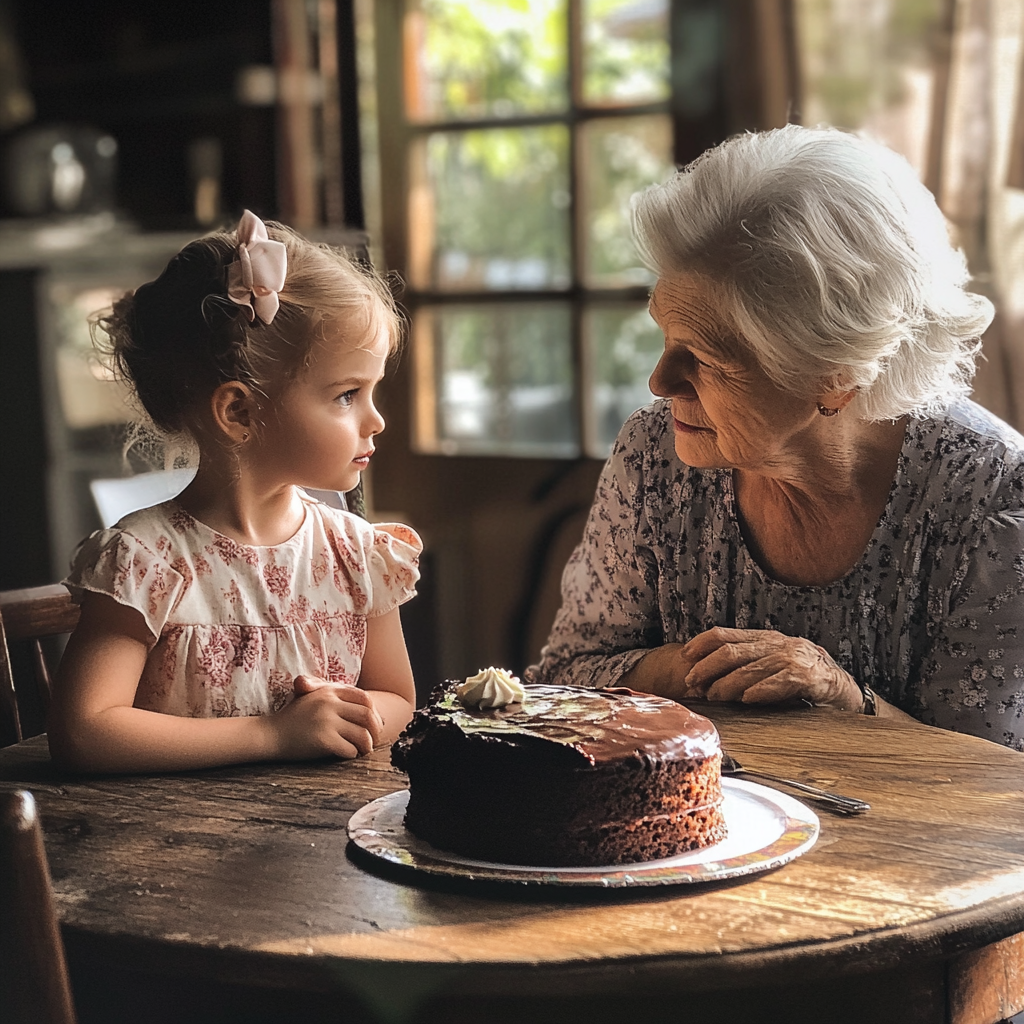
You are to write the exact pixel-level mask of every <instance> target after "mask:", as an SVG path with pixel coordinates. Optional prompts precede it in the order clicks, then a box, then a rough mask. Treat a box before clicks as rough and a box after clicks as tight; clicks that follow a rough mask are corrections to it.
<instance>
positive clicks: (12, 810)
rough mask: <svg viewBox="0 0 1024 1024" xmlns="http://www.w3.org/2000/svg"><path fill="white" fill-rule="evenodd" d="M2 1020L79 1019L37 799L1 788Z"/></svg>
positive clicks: (37, 1023)
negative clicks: (55, 905)
mask: <svg viewBox="0 0 1024 1024" xmlns="http://www.w3.org/2000/svg"><path fill="white" fill-rule="evenodd" d="M0 1020H3V1021H4V1022H5V1024H75V1021H76V1016H75V1008H74V1004H73V1003H72V1000H71V986H70V984H69V982H68V970H67V962H66V960H65V956H64V943H63V942H62V940H61V935H60V926H59V924H58V922H57V913H56V909H55V907H54V902H53V886H52V884H51V882H50V871H49V868H48V866H47V863H46V851H45V850H44V848H43V833H42V829H41V828H40V827H39V819H38V817H37V815H36V805H35V800H33V799H32V794H31V793H28V792H26V791H25V790H17V791H15V792H13V793H0Z"/></svg>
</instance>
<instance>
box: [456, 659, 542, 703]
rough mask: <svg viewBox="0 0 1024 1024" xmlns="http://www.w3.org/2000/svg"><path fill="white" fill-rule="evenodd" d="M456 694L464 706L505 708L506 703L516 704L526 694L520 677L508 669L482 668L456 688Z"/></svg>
mask: <svg viewBox="0 0 1024 1024" xmlns="http://www.w3.org/2000/svg"><path fill="white" fill-rule="evenodd" d="M455 695H456V696H457V697H458V698H459V702H460V703H461V704H462V705H463V707H467V708H480V709H481V710H482V711H486V710H487V709H488V708H503V707H505V705H506V704H514V703H516V702H518V701H521V700H522V699H523V698H524V697H525V696H526V690H525V689H524V688H523V684H522V683H521V682H519V677H518V676H514V675H512V673H511V672H509V671H508V669H504V668H494V666H493V665H492V666H491V667H490V668H485V669H481V670H480V671H479V672H477V674H476V675H475V676H470V677H469V678H468V679H467V680H466V681H465V682H464V683H462V684H460V685H459V686H457V687H456V688H455Z"/></svg>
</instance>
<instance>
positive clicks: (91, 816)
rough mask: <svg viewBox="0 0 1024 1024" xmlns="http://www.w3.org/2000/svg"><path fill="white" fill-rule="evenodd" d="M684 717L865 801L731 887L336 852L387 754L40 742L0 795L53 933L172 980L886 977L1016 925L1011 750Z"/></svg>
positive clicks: (853, 728) (14, 764) (1016, 757)
mask: <svg viewBox="0 0 1024 1024" xmlns="http://www.w3.org/2000/svg"><path fill="white" fill-rule="evenodd" d="M698 710H701V711H703V712H705V713H707V714H708V715H709V716H710V717H711V718H712V719H713V720H714V721H715V722H716V724H717V725H718V727H719V730H720V732H721V734H722V738H723V743H724V746H725V747H726V749H727V750H729V751H730V752H731V753H733V754H734V755H735V756H736V757H737V758H738V759H739V760H740V761H741V762H743V763H744V764H746V765H747V766H748V767H760V768H763V769H765V770H767V771H772V772H775V773H777V774H780V775H785V776H788V777H791V778H798V779H802V780H804V781H806V782H811V783H815V784H818V785H821V786H824V787H825V788H828V789H832V790H835V791H838V792H841V793H846V794H848V795H851V796H858V797H862V798H864V799H866V800H868V801H869V802H870V804H871V810H870V812H869V813H867V814H865V815H861V816H858V817H842V816H838V815H834V814H831V813H829V812H828V811H827V810H826V809H825V808H824V807H822V806H820V805H814V804H813V802H811V801H809V805H810V806H812V807H814V808H815V810H816V811H817V813H818V814H819V817H820V819H821V834H820V837H819V840H818V842H817V844H816V845H815V846H814V847H813V848H812V849H811V850H810V851H809V852H808V853H806V854H805V855H804V856H802V857H800V858H799V859H797V860H795V861H793V862H792V863H790V864H787V865H785V866H784V867H782V868H780V869H778V870H775V871H773V872H769V873H766V874H762V875H755V876H752V877H748V878H746V879H740V880H737V881H733V882H728V883H718V884H713V885H706V886H693V885H679V886H671V887H666V888H657V889H635V890H631V889H626V890H614V891H604V890H596V891H595V890H588V891H583V892H581V891H579V890H574V891H571V892H569V891H556V890H549V889H545V888H543V887H540V888H536V889H532V890H529V891H526V890H523V889H522V887H519V888H516V887H513V886H497V887H495V886H486V887H485V886H476V885H474V884H473V883H471V882H470V883H465V882H464V883H462V884H458V885H456V884H452V883H444V884H442V883H438V882H432V881H431V880H430V879H428V878H425V877H417V876H415V875H411V874H408V873H406V874H397V873H394V872H392V873H383V874H382V873H380V872H377V871H371V870H368V869H367V868H366V867H365V866H364V864H363V863H362V862H360V863H356V862H355V861H354V860H353V859H350V857H349V855H348V853H347V850H346V847H347V845H348V840H347V837H346V832H345V825H346V822H347V821H348V818H349V815H350V814H351V813H352V812H353V811H354V810H356V809H357V808H359V807H360V806H362V805H363V804H365V803H366V802H367V801H369V800H371V799H374V798H376V797H378V796H381V795H383V794H386V793H389V792H392V791H394V790H396V789H400V788H402V787H404V785H405V778H404V776H402V775H401V774H399V773H397V772H396V771H395V770H394V769H393V768H392V767H391V766H390V763H389V756H388V752H387V751H386V750H382V751H376V752H375V753H374V754H372V755H371V756H370V757H368V758H362V759H357V760H354V761H349V762H317V763H311V764H283V765H282V764H277V765H246V766H241V767H234V768H223V769H217V770H209V771H198V772H188V773H181V774H167V775H138V776H124V777H112V776H111V777H95V778H84V777H74V776H71V775H67V774H61V773H60V772H58V771H57V769H56V768H55V767H54V766H53V765H52V764H51V762H50V760H49V756H48V752H47V747H46V741H45V738H44V737H37V738H35V739H32V740H28V741H26V742H24V743H21V744H19V745H17V746H15V747H9V748H6V749H4V750H2V751H0V786H2V787H3V788H5V789H10V788H15V787H20V786H23V787H25V788H28V789H29V790H31V791H32V793H33V794H34V795H35V797H36V800H37V802H38V805H39V807H40V810H41V817H42V821H43V826H44V831H45V839H46V847H47V852H48V856H49V860H50V865H51V873H52V875H53V882H54V888H55V893H56V899H57V902H58V908H59V913H60V917H61V920H62V924H63V926H64V930H65V935H66V936H67V937H68V939H69V940H70V941H72V942H73V940H74V938H75V936H76V935H77V936H79V937H80V938H81V939H82V940H83V941H84V940H86V939H87V940H88V942H89V944H90V948H91V949H93V950H97V949H104V948H109V950H110V951H112V952H111V955H114V954H116V955H117V956H119V957H124V958H126V959H127V960H130V961H131V962H132V963H134V964H137V965H140V966H143V967H144V966H145V965H146V964H157V963H159V964H160V966H161V968H162V969H164V970H167V969H171V968H173V967H174V965H175V964H179V965H181V968H182V970H187V969H188V965H189V964H191V963H195V962H197V958H198V957H201V958H202V959H203V963H204V964H205V965H206V966H205V967H204V969H205V970H213V969H216V970H218V971H220V972H221V973H222V974H223V976H225V977H230V976H234V977H241V976H252V974H253V972H258V973H259V975H260V977H261V978H264V979H276V981H277V982H280V983H282V984H285V983H287V984H297V985H306V984H308V985H310V986H313V987H316V986H321V987H322V986H323V985H324V984H325V982H324V978H325V977H327V975H331V976H332V977H337V976H338V972H339V971H340V972H342V973H344V972H345V971H351V970H354V969H356V968H357V967H359V966H360V965H361V967H362V968H364V969H366V970H372V971H376V972H378V975H379V972H380V971H383V970H385V969H387V968H388V966H389V965H392V966H393V967H394V968H395V969H396V970H397V969H398V968H399V967H404V968H405V969H407V970H413V969H415V968H416V967H417V966H418V967H425V966H430V967H431V970H433V971H436V970H441V969H443V968H444V967H445V966H447V967H449V968H452V969H457V970H458V971H459V972H461V976H463V977H466V976H467V974H468V975H472V974H473V972H474V971H475V972H477V973H478V974H480V975H481V977H484V976H486V977H487V978H490V979H491V982H492V983H493V979H494V978H495V977H498V976H499V975H503V976H506V977H507V975H508V972H510V971H511V972H513V973H516V972H518V974H519V975H523V978H524V981H523V983H524V984H526V985H529V984H531V983H532V982H531V981H530V980H529V979H530V977H534V978H536V976H537V972H536V970H535V969H536V968H538V967H540V968H548V969H551V970H557V971H559V972H562V973H561V976H562V977H563V980H564V979H569V980H565V981H564V983H565V984H572V983H577V982H578V983H580V984H583V983H584V981H580V979H585V978H586V977H587V976H588V975H592V974H593V972H594V971H599V972H600V976H601V978H602V979H603V983H611V982H609V978H613V977H614V975H615V972H616V971H621V972H624V973H628V974H629V975H630V977H632V978H634V979H635V978H636V977H641V976H643V977H650V978H654V977H657V976H658V975H659V974H661V975H663V976H664V975H665V972H671V978H672V979H673V984H679V985H683V986H694V987H697V988H703V989H714V988H716V987H720V986H725V985H728V984H734V983H735V982H736V979H737V977H739V976H742V977H743V979H744V983H747V982H750V983H755V982H759V981H760V982H765V981H772V982H781V981H785V979H786V978H797V977H799V978H801V979H814V978H818V979H821V978H826V977H831V976H835V975H840V974H843V973H844V972H845V973H849V972H854V973H856V972H863V971H865V970H877V969H885V968H887V967H891V966H893V965H895V964H898V963H903V962H906V959H907V958H908V957H910V958H915V957H916V958H920V959H925V958H932V959H935V958H942V957H946V956H950V955H952V954H955V953H958V952H960V951H963V950H968V949H975V948H978V947H981V946H984V945H986V944H988V943H991V942H994V941H996V940H998V939H1001V938H1003V937H1005V936H1009V935H1011V934H1014V933H1016V932H1020V931H1022V930H1024V800H1022V799H1021V788H1022V782H1024V755H1022V754H1020V753H1016V752H1014V751H1011V750H1008V749H1006V748H1005V747H1002V746H999V745H997V744H995V743H990V742H988V741H986V740H982V739H978V738H974V737H968V736H961V735H956V734H954V733H948V732H943V731H940V730H937V729H931V728H928V727H925V726H919V725H915V724H912V723H905V722H897V721H890V720H885V719H881V720H880V719H870V718H864V717H861V716H856V715H850V714H842V713H839V712H834V711H831V710H830V709H818V708H807V709H799V710H790V711H780V710H773V709H768V710H750V709H745V708H737V707H730V706H722V705H706V706H702V707H700V708H698ZM210 964H217V965H219V966H217V967H216V968H212V967H210ZM526 967H529V968H531V969H534V970H533V971H532V973H531V972H529V971H528V972H525V973H524V971H523V968H526ZM609 972H611V973H609ZM375 976H377V975H375ZM573 978H575V979H577V981H576V982H572V981H571V979H573Z"/></svg>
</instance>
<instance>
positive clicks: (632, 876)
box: [348, 778, 819, 887]
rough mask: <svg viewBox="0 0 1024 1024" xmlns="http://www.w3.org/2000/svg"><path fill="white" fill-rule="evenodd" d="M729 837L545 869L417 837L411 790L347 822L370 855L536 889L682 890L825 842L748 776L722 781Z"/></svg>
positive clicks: (779, 861) (785, 801)
mask: <svg viewBox="0 0 1024 1024" xmlns="http://www.w3.org/2000/svg"><path fill="white" fill-rule="evenodd" d="M722 794H723V796H724V801H723V811H724V813H725V823H726V825H728V827H729V835H728V837H727V838H726V839H724V840H723V841H722V842H720V843H718V844H716V845H715V846H709V847H707V848H706V849H703V850H695V851H693V852H692V853H684V854H680V856H678V857H670V858H668V859H666V860H652V861H647V862H645V863H642V864H616V865H613V866H610V867H589V868H545V867H535V866H532V865H529V866H527V865H522V864H496V863H492V862H490V861H480V860H470V859H469V858H468V857H460V856H459V855H458V854H457V853H450V852H448V851H447V850H438V849H436V848H435V847H433V846H431V845H430V844H429V843H425V842H423V840H422V839H417V838H416V836H414V835H413V834H412V833H411V832H409V831H408V830H407V829H406V828H405V825H404V824H403V819H404V817H405V807H406V804H407V803H408V802H409V792H408V790H404V789H403V790H400V791H399V792H396V793H389V794H388V795H387V796H382V797H380V798H379V799H377V800H373V801H372V802H371V803H368V804H366V806H364V807H361V808H360V809H359V810H358V811H356V812H355V814H353V815H352V817H351V818H350V819H349V823H348V835H349V839H351V840H352V842H353V843H355V845H356V846H358V847H359V848H360V849H361V850H364V851H365V852H366V853H368V854H370V855H372V856H374V857H377V858H379V859H380V860H382V861H386V862H388V863H389V864H397V865H402V866H404V867H407V868H411V869H413V870H415V871H423V872H427V873H428V874H433V875H444V876H447V877H457V878H466V879H475V880H479V881H491V882H517V883H522V884H532V885H589V886H599V887H613V886H625V885H676V884H679V883H681V882H717V881H721V880H723V879H727V878H737V877H740V876H742V875H751V874H755V873H758V872H761V871H769V870H771V869H772V868H777V867H780V866H781V865H783V864H786V863H788V862H789V861H791V860H793V859H794V858H796V857H799V856H800V855H801V854H802V853H806V852H807V851H808V850H809V849H810V848H811V847H812V846H813V845H814V843H815V841H816V840H817V838H818V831H819V824H818V816H817V815H816V814H815V813H814V811H812V810H811V809H810V808H809V807H808V806H806V804H803V803H801V802H800V801H799V800H796V799H795V798H794V797H791V796H789V795H788V794H786V793H780V792H778V791H777V790H774V789H769V788H768V787H767V786H759V785H758V784H757V783H756V782H747V781H746V780H745V779H734V778H723V779H722Z"/></svg>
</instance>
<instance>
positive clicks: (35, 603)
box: [0, 583, 79, 640]
mask: <svg viewBox="0 0 1024 1024" xmlns="http://www.w3.org/2000/svg"><path fill="white" fill-rule="evenodd" d="M78 613H79V607H78V605H77V604H75V603H74V602H73V601H72V600H71V595H70V594H69V593H68V590H67V588H66V587H64V586H62V585H60V584H59V583H55V584H53V585H51V586H47V587H31V588H29V589H28V590H3V591H0V618H2V619H3V623H4V631H5V633H6V634H7V639H8V640H22V639H34V638H36V637H43V636H55V635H56V634H58V633H70V632H71V630H73V629H74V628H75V626H76V625H77V624H78Z"/></svg>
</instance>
